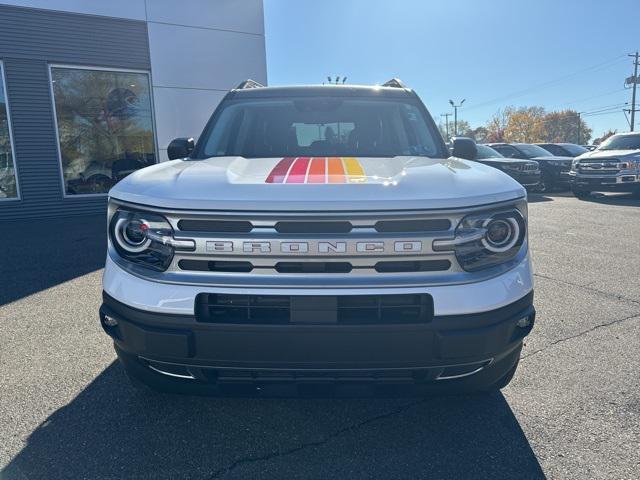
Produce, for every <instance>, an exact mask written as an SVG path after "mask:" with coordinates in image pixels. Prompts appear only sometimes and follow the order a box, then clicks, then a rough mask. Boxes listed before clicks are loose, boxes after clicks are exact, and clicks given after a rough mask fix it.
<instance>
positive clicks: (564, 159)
mask: <svg viewBox="0 0 640 480" xmlns="http://www.w3.org/2000/svg"><path fill="white" fill-rule="evenodd" d="M530 160H535V161H536V162H545V161H548V160H556V161H557V160H560V161H566V162H572V161H573V157H559V156H556V155H553V156H549V157H534V158H531V159H530Z"/></svg>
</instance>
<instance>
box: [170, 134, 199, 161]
mask: <svg viewBox="0 0 640 480" xmlns="http://www.w3.org/2000/svg"><path fill="white" fill-rule="evenodd" d="M194 147H195V142H194V141H193V138H176V139H173V140H171V143H170V144H169V146H168V147H167V156H168V157H169V160H175V159H176V158H185V157H188V156H189V155H191V152H192V151H193V148H194Z"/></svg>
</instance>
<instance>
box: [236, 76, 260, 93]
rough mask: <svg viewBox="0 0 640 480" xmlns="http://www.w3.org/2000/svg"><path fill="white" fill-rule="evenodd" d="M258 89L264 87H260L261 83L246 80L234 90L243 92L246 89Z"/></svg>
mask: <svg viewBox="0 0 640 480" xmlns="http://www.w3.org/2000/svg"><path fill="white" fill-rule="evenodd" d="M260 87H264V85H262V84H261V83H258V82H256V81H255V80H251V79H250V78H248V79H247V80H245V81H244V82H242V83H240V85H238V86H237V87H236V88H235V89H236V90H245V89H247V88H260Z"/></svg>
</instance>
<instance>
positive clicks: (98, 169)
mask: <svg viewBox="0 0 640 480" xmlns="http://www.w3.org/2000/svg"><path fill="white" fill-rule="evenodd" d="M51 80H52V82H53V97H54V102H55V109H56V119H57V122H58V138H59V141H60V156H61V157H62V171H63V175H64V183H65V191H66V193H67V195H73V194H91V193H106V192H108V191H109V189H110V188H111V187H112V186H113V185H115V183H116V182H118V180H121V179H122V178H124V177H126V176H127V175H128V174H130V173H131V172H133V171H135V170H138V169H140V168H143V167H146V166H149V165H151V164H153V163H155V161H156V154H155V147H154V137H153V120H152V114H151V98H150V91H149V78H148V77H147V75H146V74H144V73H133V72H111V71H103V70H86V69H74V68H62V67H52V68H51Z"/></svg>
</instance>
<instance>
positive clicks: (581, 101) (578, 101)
mask: <svg viewBox="0 0 640 480" xmlns="http://www.w3.org/2000/svg"><path fill="white" fill-rule="evenodd" d="M626 90H627V89H626V88H618V89H616V90H612V91H610V92H606V93H600V94H597V95H591V96H589V97H584V98H581V99H580V100H573V101H571V102H565V103H559V104H556V106H555V107H551V108H559V107H562V106H565V105H574V104H576V103H583V102H586V101H587V100H593V99H594V98H600V97H606V96H607V95H613V94H614V93H620V92H624V91H626Z"/></svg>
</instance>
